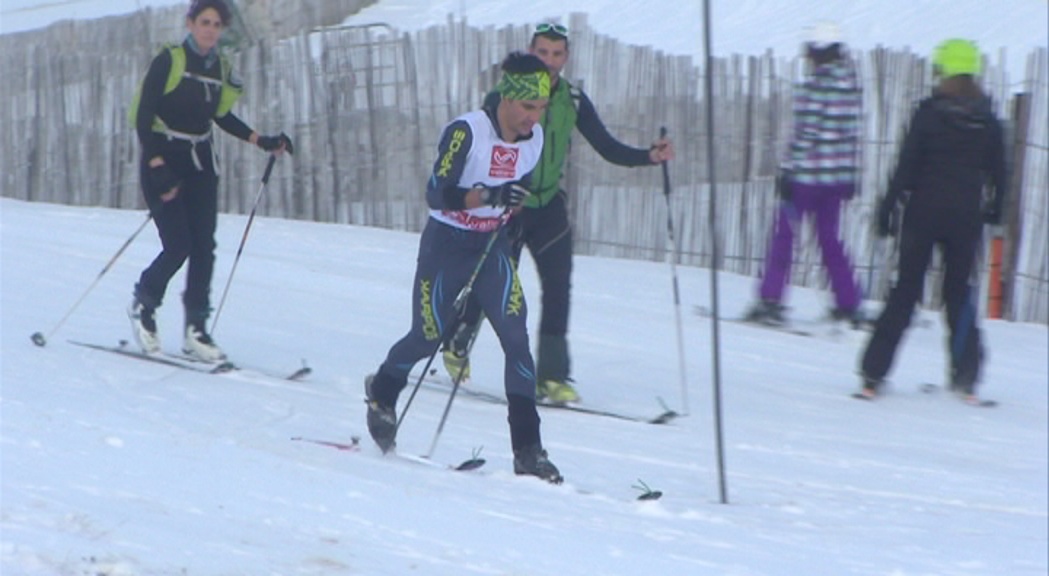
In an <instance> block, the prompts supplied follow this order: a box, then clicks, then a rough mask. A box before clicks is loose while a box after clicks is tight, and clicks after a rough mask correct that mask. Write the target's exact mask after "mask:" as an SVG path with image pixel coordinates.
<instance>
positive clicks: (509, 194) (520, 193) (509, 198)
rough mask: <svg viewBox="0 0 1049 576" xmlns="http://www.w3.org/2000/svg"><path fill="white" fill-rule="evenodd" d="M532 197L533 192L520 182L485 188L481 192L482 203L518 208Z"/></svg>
mask: <svg viewBox="0 0 1049 576" xmlns="http://www.w3.org/2000/svg"><path fill="white" fill-rule="evenodd" d="M531 195H532V192H531V191H530V190H529V189H528V188H525V187H524V186H522V185H521V183H520V182H504V183H502V184H499V185H498V186H484V188H483V190H482V191H481V203H482V204H488V205H489V206H505V207H507V208H517V207H518V206H520V205H521V204H522V203H524V201H525V200H526V199H527V198H528V197H529V196H531Z"/></svg>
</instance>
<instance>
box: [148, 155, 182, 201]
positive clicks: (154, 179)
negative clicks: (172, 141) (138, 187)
mask: <svg viewBox="0 0 1049 576" xmlns="http://www.w3.org/2000/svg"><path fill="white" fill-rule="evenodd" d="M178 185H179V179H178V176H176V175H175V173H174V172H172V170H171V168H169V167H168V165H167V164H159V165H157V166H150V167H149V173H148V174H146V186H145V189H146V190H147V191H148V192H149V193H150V194H152V195H153V196H155V197H157V198H161V199H162V200H164V201H165V202H166V201H168V200H170V199H171V198H174V196H171V197H170V198H163V196H164V195H165V194H168V193H169V192H171V191H172V190H173V189H175V188H177V187H178Z"/></svg>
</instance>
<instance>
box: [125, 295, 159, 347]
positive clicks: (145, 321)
mask: <svg viewBox="0 0 1049 576" xmlns="http://www.w3.org/2000/svg"><path fill="white" fill-rule="evenodd" d="M156 313H157V309H156V308H150V307H148V306H146V305H145V304H143V303H142V301H141V300H139V299H138V298H135V299H134V300H132V301H131V305H130V306H128V308H127V317H128V320H131V334H132V336H134V337H135V342H137V343H138V346H139V348H141V349H142V351H143V352H145V353H146V354H155V353H157V352H160V337H159V336H157V317H156Z"/></svg>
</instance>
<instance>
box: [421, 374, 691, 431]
mask: <svg viewBox="0 0 1049 576" xmlns="http://www.w3.org/2000/svg"><path fill="white" fill-rule="evenodd" d="M418 378H419V376H418V375H417V374H415V375H411V376H409V379H415V380H418ZM423 384H424V385H425V386H426V387H427V388H429V389H431V390H441V391H445V392H447V391H449V390H450V389H451V386H452V385H451V384H450V383H448V382H447V381H445V380H444V379H442V378H440V377H438V376H437V375H436V374H430V375H428V376H425V377H424V378H423ZM458 393H459V394H462V395H463V396H465V397H467V398H473V399H474V400H480V401H482V402H488V403H489V404H498V405H500V406H506V398H504V397H502V396H499V395H497V394H492V393H490V392H485V391H483V390H477V389H475V388H470V387H469V386H465V385H460V386H459V392H458ZM660 404H662V407H663V412H662V413H661V414H659V415H657V416H655V417H641V416H632V415H628V414H621V413H619V412H612V411H610V410H602V409H600V408H590V407H587V406H580V405H579V404H551V403H546V402H542V401H538V402H536V405H537V406H538V407H540V408H550V409H553V410H564V411H568V412H576V413H578V414H589V415H591V416H604V417H606V418H614V419H617V420H625V421H628V422H641V423H644V424H666V423H668V422H670V421H671V420H673V419H675V418H677V417H678V416H679V414H678V413H677V412H674V411H673V410H671V409H670V408H669V407H667V405H666V404H664V403H663V402H662V400H660Z"/></svg>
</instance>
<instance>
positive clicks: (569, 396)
mask: <svg viewBox="0 0 1049 576" xmlns="http://www.w3.org/2000/svg"><path fill="white" fill-rule="evenodd" d="M535 397H536V401H537V402H543V403H546V404H568V403H570V402H579V393H578V392H576V389H575V388H573V387H572V385H571V384H569V383H568V382H558V381H557V380H543V381H542V382H539V383H538V384H537V385H536V389H535Z"/></svg>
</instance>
